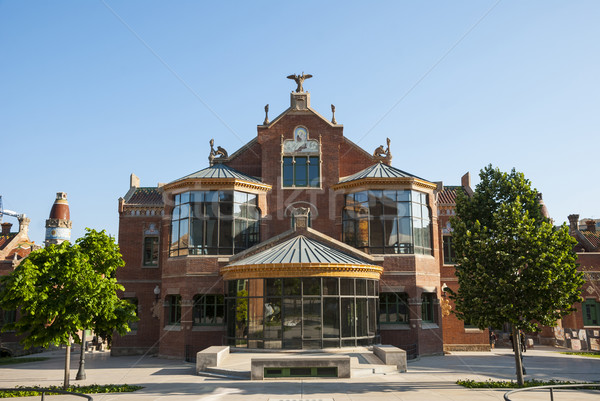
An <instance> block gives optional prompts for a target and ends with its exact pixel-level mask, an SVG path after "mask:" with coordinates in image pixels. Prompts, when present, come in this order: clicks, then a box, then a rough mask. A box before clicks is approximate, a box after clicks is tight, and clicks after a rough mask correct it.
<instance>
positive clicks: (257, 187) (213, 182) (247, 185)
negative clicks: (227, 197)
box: [163, 178, 272, 192]
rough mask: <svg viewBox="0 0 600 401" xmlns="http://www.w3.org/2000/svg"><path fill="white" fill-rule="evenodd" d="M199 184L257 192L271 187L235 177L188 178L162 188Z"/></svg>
mask: <svg viewBox="0 0 600 401" xmlns="http://www.w3.org/2000/svg"><path fill="white" fill-rule="evenodd" d="M199 186H200V187H202V188H207V189H214V188H218V189H234V190H235V189H246V190H248V189H250V190H254V191H258V192H268V191H270V190H271V188H272V187H271V185H269V184H260V183H256V182H250V181H243V180H239V179H237V178H218V179H215V178H188V179H185V180H182V181H177V182H173V183H170V184H166V185H165V186H164V187H163V188H164V190H165V191H170V190H175V189H179V188H190V189H193V188H195V187H199Z"/></svg>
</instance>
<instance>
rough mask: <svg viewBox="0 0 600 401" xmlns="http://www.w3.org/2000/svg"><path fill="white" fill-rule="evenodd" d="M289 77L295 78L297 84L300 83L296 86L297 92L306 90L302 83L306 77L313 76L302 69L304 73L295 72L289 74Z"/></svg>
mask: <svg viewBox="0 0 600 401" xmlns="http://www.w3.org/2000/svg"><path fill="white" fill-rule="evenodd" d="M287 78H288V79H293V80H294V81H296V84H298V87H297V88H296V92H304V88H303V87H302V83H303V82H304V80H305V79H308V78H312V75H310V74H304V71H302V75H296V74H293V75H288V76H287Z"/></svg>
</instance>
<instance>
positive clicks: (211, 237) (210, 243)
mask: <svg viewBox="0 0 600 401" xmlns="http://www.w3.org/2000/svg"><path fill="white" fill-rule="evenodd" d="M218 239H219V228H218V226H217V220H206V246H207V247H211V248H212V247H214V248H216V247H217V246H218V244H219V242H218Z"/></svg>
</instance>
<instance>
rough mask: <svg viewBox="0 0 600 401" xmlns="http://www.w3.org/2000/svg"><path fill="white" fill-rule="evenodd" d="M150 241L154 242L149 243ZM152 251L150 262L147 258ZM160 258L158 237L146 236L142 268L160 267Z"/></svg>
mask: <svg viewBox="0 0 600 401" xmlns="http://www.w3.org/2000/svg"><path fill="white" fill-rule="evenodd" d="M148 240H151V241H152V242H150V243H148ZM148 245H150V246H148ZM148 251H150V261H148V258H147V257H146V256H147V255H148ZM159 258H160V246H159V238H158V236H156V235H146V236H144V251H143V254H142V266H144V267H158V261H159Z"/></svg>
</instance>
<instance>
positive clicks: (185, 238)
mask: <svg viewBox="0 0 600 401" xmlns="http://www.w3.org/2000/svg"><path fill="white" fill-rule="evenodd" d="M188 230H189V222H188V219H183V220H180V221H179V249H182V248H186V249H187V247H188V245H189V242H190V237H189V235H188Z"/></svg>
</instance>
